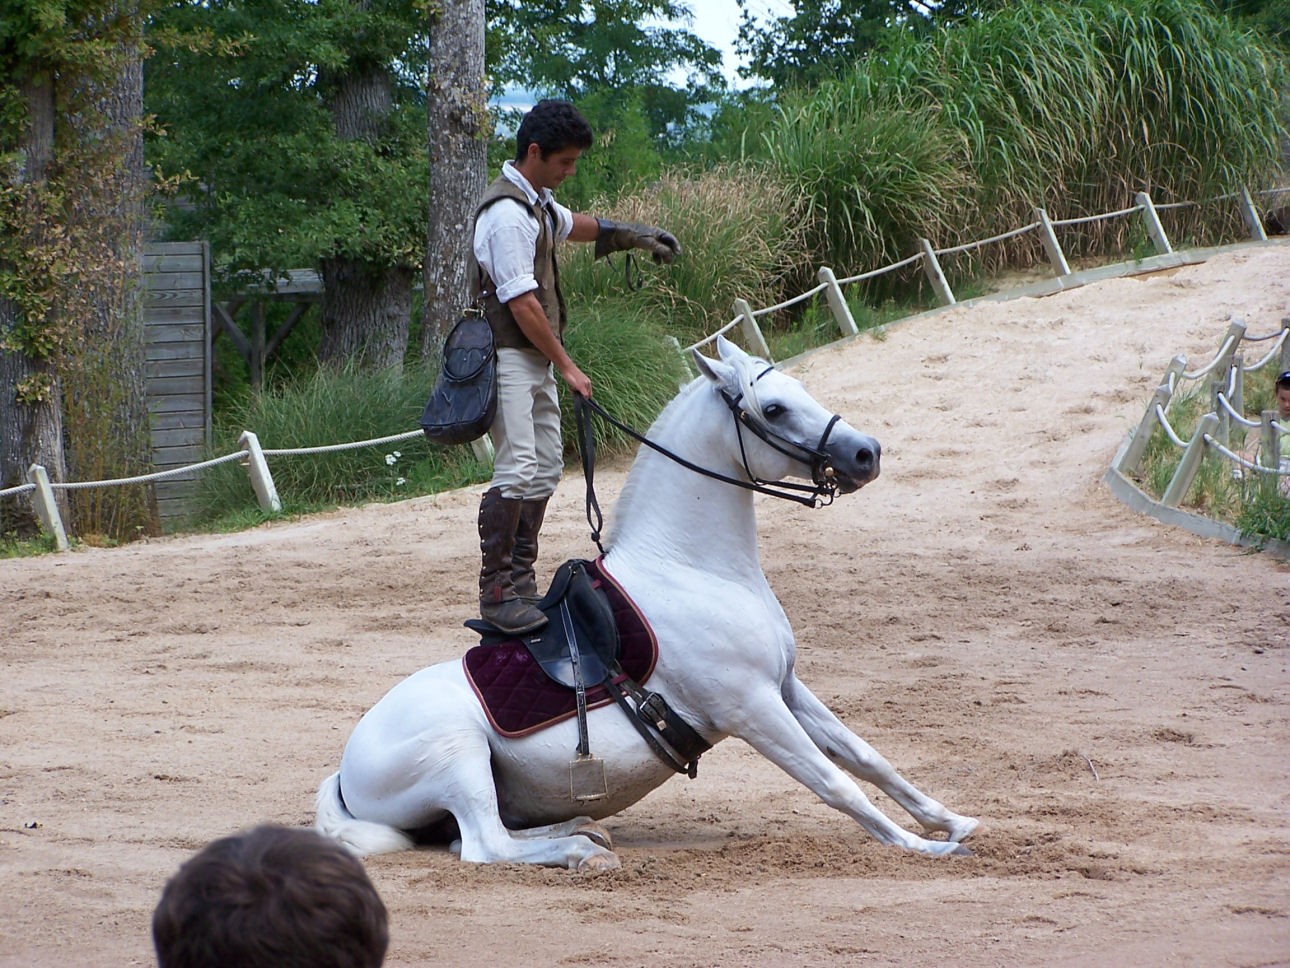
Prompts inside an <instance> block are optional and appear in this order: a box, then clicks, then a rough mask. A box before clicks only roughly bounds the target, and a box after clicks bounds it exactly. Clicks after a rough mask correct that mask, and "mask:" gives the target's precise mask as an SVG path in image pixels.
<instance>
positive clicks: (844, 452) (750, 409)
mask: <svg viewBox="0 0 1290 968" xmlns="http://www.w3.org/2000/svg"><path fill="white" fill-rule="evenodd" d="M717 356H718V358H717V359H715V360H714V359H709V358H708V357H706V356H703V355H702V354H700V353H699V352H698V351H697V350H696V351H695V352H694V359H695V362H696V364H697V365H698V367H699V372H701V373H702V374H703V375H704V376H705V377H707V378H708V379H709V380H710V381H712V383H713V384H715V386H716V389H717V390H718V392H719V393H720V394H721V396H722V397H723V398H724V399H725V401H726V404H727V406H729V407H730V409H731V411H732V412H733V413H734V417H735V421H736V427H737V428H747V430H748V431H749V432H750V434H751V436H749V435H745V434H744V433H743V432H742V430H740V432H739V448H740V451H741V457H742V460H743V463H744V468H745V470H747V471H748V474H749V476H750V477H751V478H752V479H753V480H775V479H778V478H782V477H786V476H789V475H794V476H799V477H810V478H811V479H812V480H813V481H814V482H815V483H816V485H820V486H827V485H830V484H833V485H836V487H837V490H838V491H840V492H842V493H843V494H849V493H851V492H852V491H855V490H858V489H859V488H861V487H863V486H864V485H866V484H868V483H869V482H870V481H872V480H873V479H874V478H876V477H877V476H878V464H879V458H880V456H881V454H882V448H881V447H879V446H878V441H876V440H874V439H873V438H872V437H870V436H868V435H867V434H862V433H860V432H859V431H857V430H855V429H853V428H852V427H851V426H849V425H848V424H847V423H846V422H845V421H843V420H842V419H841V418H840V417H838V416H837V415H836V414H832V413H829V411H827V410H825V409H824V408H823V407H822V406H820V404H819V403H817V402H816V401H815V399H814V398H813V397H812V396H811V395H810V394H809V393H807V392H806V389H805V388H804V387H803V386H802V384H801V383H800V382H799V381H798V380H795V379H793V378H792V377H790V376H788V375H786V374H784V373H781V372H780V371H779V370H776V369H775V368H774V366H772V365H771V364H769V363H767V362H766V361H765V360H761V359H758V358H757V357H754V356H749V355H748V354H747V353H745V352H744V351H743V350H741V349H740V348H739V347H737V346H735V344H734V343H732V342H730V341H729V340H728V339H726V338H725V337H724V336H718V337H717ZM804 468H805V472H804V470H803V469H804Z"/></svg>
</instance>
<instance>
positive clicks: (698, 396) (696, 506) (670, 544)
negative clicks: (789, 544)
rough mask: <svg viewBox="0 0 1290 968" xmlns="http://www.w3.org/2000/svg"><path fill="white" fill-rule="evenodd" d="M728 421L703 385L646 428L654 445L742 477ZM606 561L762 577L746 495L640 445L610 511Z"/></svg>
mask: <svg viewBox="0 0 1290 968" xmlns="http://www.w3.org/2000/svg"><path fill="white" fill-rule="evenodd" d="M729 420H730V418H729V415H728V412H725V408H724V407H721V408H720V411H714V402H713V397H712V394H711V393H710V391H708V389H707V388H706V386H704V385H700V386H699V387H698V388H697V389H696V388H693V387H692V388H690V390H689V391H687V392H686V393H685V394H683V396H682V397H681V398H678V400H676V401H674V402H673V404H672V405H671V406H670V407H669V408H668V409H667V410H666V411H665V412H664V414H663V416H662V417H660V418H659V420H658V421H657V422H656V423H655V425H654V426H653V427H652V428H651V429H650V433H649V437H650V439H651V440H653V441H654V442H655V443H657V444H658V445H659V446H661V447H664V448H666V449H667V450H669V451H671V452H673V453H675V454H676V455H677V456H679V457H682V458H684V459H685V460H688V461H690V462H691V463H692V464H695V465H697V466H699V467H703V468H707V469H709V470H713V471H716V472H718V473H721V474H725V475H727V476H729V477H734V478H739V479H742V478H743V477H744V476H745V475H744V473H743V469H742V467H740V466H738V465H736V464H735V462H734V460H733V458H732V456H731V455H730V452H729V450H730V448H729V434H730V432H731V431H730V426H729V425H728V422H729ZM613 524H614V531H613V535H612V547H611V548H610V555H611V560H612V559H613V558H619V557H622V558H630V559H631V560H633V561H635V562H637V563H639V564H650V563H652V564H653V565H654V566H656V567H660V568H663V569H666V568H668V567H670V566H673V565H677V564H684V565H690V566H693V567H696V568H699V569H702V570H703V571H705V572H707V573H709V574H714V575H724V576H728V577H732V578H735V577H744V578H747V579H751V578H752V577H753V576H754V575H755V576H761V574H762V572H761V562H760V559H759V556H758V552H757V522H756V517H755V514H754V511H753V494H752V492H751V491H748V490H745V489H744V488H741V487H736V486H735V485H733V484H728V483H725V482H724V481H717V480H713V479H712V478H709V477H705V476H703V475H702V474H699V473H697V472H695V471H692V470H689V469H688V468H686V467H682V466H681V465H680V464H678V463H676V462H675V461H672V460H670V459H669V458H667V457H665V456H664V455H662V454H659V453H656V452H655V451H653V450H651V449H649V448H646V447H642V448H641V451H640V453H639V454H638V456H637V458H636V461H635V463H634V464H633V465H632V469H631V473H630V474H628V477H627V483H626V485H625V486H624V488H623V492H622V496H621V497H620V498H619V500H618V503H617V505H616V506H615V508H614V522H613Z"/></svg>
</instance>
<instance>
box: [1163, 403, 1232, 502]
mask: <svg viewBox="0 0 1290 968" xmlns="http://www.w3.org/2000/svg"><path fill="white" fill-rule="evenodd" d="M1217 429H1218V415H1217V414H1214V413H1207V414H1205V416H1203V417H1201V418H1200V422H1199V423H1197V424H1196V431H1195V433H1193V434H1192V436H1191V443H1189V444H1188V445H1187V449H1186V450H1184V451H1183V455H1182V460H1180V461H1179V462H1178V469H1177V470H1176V471H1174V476H1173V477H1172V478H1171V479H1170V481H1169V486H1168V487H1166V488H1165V493H1164V495H1163V496H1162V497H1161V498H1160V503H1161V504H1163V505H1164V506H1165V507H1167V508H1176V507H1177V506H1178V505H1179V504H1181V503H1182V499H1183V498H1184V497H1186V496H1187V491H1188V490H1190V488H1191V482H1192V481H1193V480H1195V479H1196V472H1197V471H1198V470H1200V462H1201V459H1202V458H1203V457H1204V456H1205V436H1206V435H1207V434H1208V435H1209V436H1211V437H1212V436H1213V435H1214V432H1215V431H1216V430H1217Z"/></svg>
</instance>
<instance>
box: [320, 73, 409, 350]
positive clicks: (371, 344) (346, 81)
mask: <svg viewBox="0 0 1290 968" xmlns="http://www.w3.org/2000/svg"><path fill="white" fill-rule="evenodd" d="M324 86H325V88H327V89H329V90H330V92H331V93H330V95H329V97H328V100H327V106H328V108H329V109H330V111H331V116H332V123H333V125H334V126H335V128H336V134H337V135H338V136H339V137H340V138H342V139H344V140H347V141H357V140H365V141H374V140H376V139H377V138H379V137H380V136H381V135H382V134H383V133H384V132H385V129H386V126H387V124H388V123H389V115H390V112H391V111H393V109H394V95H393V89H392V86H391V82H390V77H389V75H388V73H387V72H386V71H385V69H384V68H383V67H368V68H366V69H362V70H357V71H354V72H353V73H349V74H343V75H339V76H336V77H331V78H326V79H325V81H324ZM321 268H322V283H323V301H322V327H323V334H322V343H321V344H320V345H319V347H318V359H319V361H321V362H324V363H343V362H345V361H346V360H352V361H353V362H355V363H356V364H357V365H358V366H359V367H361V368H363V369H371V370H382V369H388V368H390V367H395V368H402V366H403V357H404V354H405V353H406V352H407V349H408V322H409V320H410V319H411V316H412V283H411V279H412V272H411V270H409V269H402V268H386V267H383V266H375V265H372V264H371V263H369V262H367V261H364V260H362V259H352V258H344V257H339V256H337V257H335V258H331V259H324V260H323V264H322V267H321Z"/></svg>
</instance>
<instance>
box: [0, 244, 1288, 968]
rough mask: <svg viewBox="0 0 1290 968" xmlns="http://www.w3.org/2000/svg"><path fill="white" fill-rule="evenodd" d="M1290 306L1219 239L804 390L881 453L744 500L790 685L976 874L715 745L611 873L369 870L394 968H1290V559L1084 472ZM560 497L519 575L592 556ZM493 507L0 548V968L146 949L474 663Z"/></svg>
mask: <svg viewBox="0 0 1290 968" xmlns="http://www.w3.org/2000/svg"><path fill="white" fill-rule="evenodd" d="M1288 314H1290V247H1287V246H1284V245H1281V246H1277V245H1268V246H1247V247H1240V248H1237V249H1234V250H1230V251H1227V252H1224V253H1222V254H1219V255H1216V256H1214V257H1212V258H1211V259H1210V260H1209V261H1208V262H1207V263H1205V264H1203V265H1196V266H1190V267H1185V268H1180V269H1176V270H1171V271H1169V272H1163V273H1157V274H1154V275H1147V276H1140V277H1135V278H1123V279H1113V280H1108V281H1103V282H1099V283H1095V284H1092V285H1089V286H1086V287H1083V288H1080V289H1076V290H1073V291H1069V292H1066V293H1062V294H1058V295H1054V296H1050V297H1047V298H1042V299H1038V298H1023V299H1017V300H1013V301H1007V302H979V303H975V304H970V305H963V306H958V307H952V308H950V309H948V310H944V311H941V312H938V313H934V314H930V315H927V316H924V317H920V318H917V319H914V320H910V321H907V322H905V323H902V324H900V325H897V326H895V327H893V328H892V329H891V330H890V331H889V333H888V334H887V335H886V337H885V338H882V339H876V338H874V337H871V336H866V337H861V338H858V339H854V340H850V341H847V342H845V343H843V344H838V345H835V346H834V347H831V348H828V349H826V350H823V351H821V352H818V353H816V354H814V355H812V356H810V357H809V358H807V359H805V360H804V361H802V362H799V363H798V364H796V365H795V367H794V372H795V373H796V375H798V376H799V377H801V378H802V379H803V380H804V381H805V382H806V385H807V387H808V388H809V389H810V390H811V391H812V392H813V394H814V395H815V396H816V397H817V399H819V400H820V401H821V402H823V403H824V404H825V405H826V406H828V407H830V408H832V409H836V410H838V411H840V412H841V413H842V414H844V415H845V416H846V417H847V419H848V420H849V421H850V422H851V423H852V424H853V425H854V426H856V427H857V428H858V429H861V430H864V431H866V432H869V433H872V434H874V435H875V436H877V437H878V438H879V439H880V441H881V442H882V444H883V447H884V464H883V473H882V477H881V478H880V479H879V480H878V481H877V482H875V483H874V484H873V485H871V486H870V487H868V488H865V489H864V490H863V491H862V492H860V493H858V494H854V495H849V496H845V497H842V498H839V500H838V501H837V503H836V504H834V505H833V506H832V507H829V508H826V509H821V510H817V511H811V510H807V509H805V508H799V507H796V506H794V505H789V504H787V503H784V502H779V501H774V500H773V499H770V498H759V499H758V500H759V525H760V533H761V550H762V559H763V563H764V565H765V569H766V573H767V575H768V576H769V578H770V581H771V584H772V586H773V587H774V588H775V590H776V592H777V593H778V594H779V596H780V598H781V600H782V601H783V603H784V606H785V608H786V610H787V612H788V614H789V617H790V618H791V619H792V621H793V625H794V628H795V630H796V633H797V637H798V642H799V660H798V670H799V674H800V676H801V677H802V679H803V680H804V681H805V682H806V683H807V684H808V685H810V686H811V687H812V688H813V689H814V690H815V692H816V693H817V694H818V695H819V696H820V697H821V698H822V699H824V700H825V701H826V702H827V703H828V704H829V705H830V706H832V707H833V708H834V709H835V710H836V711H837V712H838V713H839V714H840V715H841V716H842V717H843V718H844V719H845V720H846V721H847V722H848V723H849V724H850V725H851V726H852V727H853V728H854V729H855V731H856V732H857V733H858V734H859V735H861V736H863V737H864V738H865V739H867V740H868V741H869V742H871V743H872V744H873V745H874V746H875V747H877V749H878V750H879V751H880V752H882V753H883V754H884V755H885V756H887V758H888V759H890V760H891V761H892V762H893V763H894V764H895V765H896V767H897V768H898V769H900V770H901V772H902V773H904V774H905V775H906V776H907V777H909V778H910V779H911V780H913V781H914V782H915V783H916V784H917V785H918V786H919V787H920V788H922V789H924V790H925V791H926V792H928V793H929V794H931V795H932V796H934V797H936V798H938V799H940V800H942V801H943V802H945V803H946V804H947V805H949V806H950V807H951V808H953V809H955V810H958V811H960V812H963V813H968V814H972V815H974V816H977V817H979V818H980V819H981V826H980V829H979V830H978V832H977V834H976V835H975V837H974V838H973V840H972V842H971V843H972V847H973V849H974V851H975V856H973V857H970V858H929V857H923V856H918V855H914V854H911V853H906V852H903V851H900V850H898V849H896V848H892V847H884V846H882V845H880V844H878V843H876V842H875V841H874V840H872V839H871V838H870V837H868V836H867V835H866V834H865V833H864V832H863V831H862V830H860V829H859V828H858V827H857V826H856V825H855V824H854V823H853V822H852V821H850V820H849V819H848V818H846V817H845V816H843V815H841V814H838V813H836V812H834V811H832V810H830V809H829V808H827V807H825V806H823V805H822V804H821V803H820V802H819V801H818V800H817V799H816V798H815V797H814V796H813V795H812V794H811V793H810V792H809V791H807V790H806V789H805V788H802V787H799V786H798V785H796V784H795V783H794V782H793V781H792V780H790V779H789V778H788V777H787V776H785V775H784V774H782V773H781V772H780V771H779V770H778V769H777V768H775V767H774V766H773V765H771V764H770V763H769V762H767V761H765V760H763V759H761V758H760V757H759V756H757V755H756V754H755V753H754V752H753V751H752V750H751V749H750V748H749V747H747V746H746V745H744V744H742V743H741V742H739V741H738V740H731V741H729V742H727V743H724V744H722V745H721V746H719V747H717V748H716V749H715V750H713V751H712V752H711V753H709V754H708V755H707V756H705V757H704V759H703V763H702V769H701V772H700V775H699V778H698V779H697V780H693V781H690V780H687V779H685V778H677V779H674V780H671V781H669V782H668V783H667V784H666V785H665V786H664V787H662V788H661V789H659V790H658V791H656V792H655V793H653V794H651V795H650V796H649V797H647V798H646V799H645V800H644V801H642V802H641V803H639V804H637V805H636V806H634V807H632V808H631V809H630V810H628V811H626V812H625V813H623V814H621V815H619V816H617V817H614V818H611V819H610V820H609V821H608V826H609V828H610V830H611V832H612V833H613V836H614V837H615V840H616V846H617V847H618V850H619V855H620V857H621V859H622V869H621V870H618V871H615V872H611V873H608V874H604V875H600V876H592V875H583V874H578V873H576V872H569V871H564V870H548V869H537V868H527V867H521V866H511V865H502V866H497V867H478V866H473V865H466V864H462V863H460V862H459V861H458V860H456V859H455V858H454V857H452V856H451V855H449V854H448V853H446V852H445V851H442V850H434V849H426V850H418V851H414V852H408V853H404V854H397V855H390V856H384V857H377V858H370V859H368V860H367V861H366V866H367V870H368V871H369V873H370V875H371V877H372V880H373V881H374V883H375V884H376V886H377V888H378V889H379V891H380V892H381V894H382V896H383V897H384V899H385V901H386V903H387V905H388V907H389V911H390V921H391V936H392V942H391V948H390V953H389V957H388V959H387V962H386V963H387V964H388V965H390V966H412V965H417V966H427V965H453V966H463V968H476V966H478V968H483V966H488V968H496V966H502V965H505V966H508V968H509V966H529V965H532V966H563V965H604V966H636V965H641V966H644V965H649V966H651V968H653V966H658V965H666V966H677V968H686V966H723V968H725V966H745V965H746V966H760V965H784V966H808V965H810V966H817V965H851V964H864V965H870V966H884V965H902V966H911V965H959V966H968V968H974V966H993V965H1001V966H1002V965H1006V966H1019V965H1046V966H1048V965H1052V966H1057V965H1080V966H1103V965H1126V964H1127V965H1134V966H1138V968H1146V966H1157V965H1158V966H1198V968H1200V966H1205V968H1215V966H1252V965H1274V964H1287V963H1290V782H1288V777H1287V774H1288V772H1290V674H1287V665H1288V660H1290V565H1287V564H1286V563H1284V562H1280V561H1278V560H1276V559H1275V558H1273V557H1271V556H1270V555H1266V554H1257V553H1249V552H1246V551H1243V550H1241V549H1239V548H1234V547H1232V546H1229V545H1227V544H1224V543H1221V542H1216V541H1212V540H1204V539H1201V538H1198V537H1195V536H1194V535H1192V534H1190V533H1188V532H1186V531H1183V530H1180V529H1177V528H1173V527H1169V526H1166V525H1163V524H1160V523H1157V522H1156V521H1154V520H1152V519H1150V518H1146V517H1142V516H1139V515H1137V514H1135V513H1133V512H1131V511H1129V510H1128V509H1126V508H1125V507H1123V506H1122V505H1120V504H1119V503H1118V502H1117V501H1116V500H1115V499H1114V498H1113V497H1112V496H1111V494H1110V493H1109V491H1108V490H1107V488H1106V486H1105V485H1104V484H1103V483H1102V482H1101V478H1102V475H1103V473H1104V472H1105V470H1106V468H1107V466H1108V464H1109V462H1110V461H1111V458H1112V456H1113V455H1114V453H1115V451H1116V448H1117V446H1118V445H1119V444H1120V442H1121V441H1122V440H1123V439H1124V436H1125V434H1126V433H1127V432H1128V431H1129V430H1130V428H1131V427H1133V426H1135V425H1136V424H1137V421H1138V419H1139V418H1140V416H1141V413H1142V409H1143V407H1144V405H1145V403H1146V401H1147V400H1148V399H1149V397H1150V395H1151V391H1152V388H1153V387H1154V386H1155V384H1156V383H1157V382H1158V381H1159V379H1160V377H1161V375H1162V374H1163V373H1164V370H1165V367H1166V365H1167V364H1168V362H1169V360H1170V358H1171V357H1173V356H1174V355H1175V354H1177V353H1183V354H1186V355H1187V356H1188V359H1189V360H1190V361H1192V362H1191V365H1192V366H1193V367H1194V366H1198V365H1200V364H1203V363H1204V362H1207V361H1208V360H1209V359H1210V357H1211V356H1212V355H1213V353H1214V351H1215V350H1216V349H1217V346H1218V344H1219V341H1220V339H1221V337H1222V335H1223V333H1224V332H1225V330H1226V328H1227V325H1228V322H1229V319H1230V318H1231V317H1241V318H1244V319H1245V320H1246V321H1247V324H1248V327H1249V332H1250V333H1251V334H1252V335H1259V334H1263V333H1268V332H1272V331H1275V330H1276V329H1277V328H1278V327H1279V326H1280V320H1281V318H1282V317H1283V316H1286V315H1288ZM625 466H626V465H625V464H624V465H623V466H621V467H616V468H615V467H608V468H604V469H602V470H601V471H600V473H598V475H597V485H598V489H599V491H600V495H601V499H602V503H604V504H605V505H606V506H609V504H610V503H611V502H612V499H613V496H614V495H615V494H616V493H617V491H618V490H619V488H620V487H621V485H622V481H623V479H624V472H625ZM568 478H569V479H568V480H566V481H565V483H564V484H563V485H562V487H561V489H560V491H559V493H558V495H557V497H556V499H555V500H554V501H553V504H552V509H551V513H550V518H549V524H548V526H547V529H546V531H545V535H544V539H545V544H544V549H543V564H544V566H550V565H551V563H553V562H558V561H561V560H563V559H565V558H567V557H573V556H586V555H588V554H590V553H592V551H593V548H592V546H591V544H590V541H589V539H588V537H587V528H586V524H585V522H584V520H583V509H582V505H581V501H582V489H581V486H580V483H581V482H580V480H578V479H577V472H576V470H571V471H570V472H569V474H568ZM480 490H481V489H480V488H475V489H467V490H463V491H458V492H452V493H447V494H442V495H439V496H436V497H426V498H418V499H414V500H408V501H403V502H400V503H396V504H389V505H374V506H368V507H363V508H358V509H346V510H341V511H336V512H333V513H329V514H323V515H315V516H311V517H308V518H305V519H302V520H298V521H292V522H283V523H274V524H270V525H266V526H263V527H259V528H256V529H253V530H251V531H247V532H244V533H239V534H233V535H185V536H176V537H170V538H163V539H158V540H149V541H145V542H140V543H137V544H134V545H131V546H129V547H124V548H118V549H87V550H78V551H75V552H73V553H70V554H63V555H47V556H44V557H41V558H34V559H24V560H7V561H0V642H2V643H3V644H2V645H0V658H2V659H3V674H2V675H0V879H2V880H3V884H4V885H5V890H4V894H5V902H4V903H3V904H0V966H5V968H9V966H28V968H67V966H72V965H76V966H87V968H93V966H105V968H106V966H113V968H119V966H126V965H149V964H152V963H153V961H152V951H151V944H150V940H149V934H148V930H149V920H150V916H151V911H152V907H153V905H154V904H155V903H156V900H157V897H158V894H159V892H160V890H161V887H162V885H163V883H164V882H165V880H166V878H167V877H168V876H169V875H170V874H171V873H172V872H173V871H174V870H175V868H176V867H177V866H178V865H179V864H180V862H181V861H183V860H184V859H185V858H186V857H187V856H188V855H189V854H190V853H191V852H192V851H194V850H195V849H197V848H199V847H201V846H202V845H203V844H204V843H206V842H207V841H208V840H210V839H211V838H214V837H217V836H222V835H225V834H228V833H231V832H234V831H236V830H239V829H243V828H246V827H248V826H251V825H254V824H256V823H259V822H262V821H276V822H280V823H285V824H292V825H307V824H309V823H311V822H312V819H313V810H312V799H313V795H314V791H315V789H316V787H317V785H318V782H319V781H320V780H321V779H322V778H323V777H324V776H326V775H327V774H328V773H330V772H332V771H333V770H334V769H335V768H336V765H337V762H338V759H339V756H340V752H341V749H342V747H343V745H344V742H345V739H346V737H347V735H348V733H349V730H350V729H351V728H352V726H353V724H354V722H355V721H356V720H357V719H358V717H359V716H360V715H362V713H363V712H364V711H365V710H366V709H367V708H369V707H370V706H371V705H372V704H373V703H374V702H375V701H376V700H377V699H379V698H380V696H381V695H382V694H383V693H384V692H385V691H386V690H387V689H389V688H390V687H391V686H392V685H393V684H394V683H396V682H397V681H399V680H400V679H401V678H402V677H404V676H406V675H407V674H409V673H411V672H413V671H414V670H416V669H418V668H420V667H421V666H423V665H428V664H430V663H432V662H437V661H441V660H444V659H449V658H452V657H454V656H457V655H459V654H460V653H462V652H463V651H464V650H465V649H466V648H467V647H469V646H470V645H471V644H472V643H471V635H470V633H468V632H466V631H465V630H464V629H462V628H461V626H460V623H461V620H462V619H463V618H466V617H469V616H470V615H471V614H472V613H473V608H474V594H475V592H474V574H475V570H476V567H477V562H476V554H477V539H476V537H475V533H474V518H475V510H476V506H477V501H478V494H479V492H480ZM868 792H869V793H870V794H871V796H872V798H873V799H874V801H875V802H876V803H877V804H879V806H880V807H882V808H883V809H885V810H888V812H890V813H891V815H892V816H893V818H895V819H897V820H898V822H901V823H905V824H908V823H909V819H908V817H907V816H905V815H904V814H903V812H901V811H900V810H899V809H898V808H896V807H895V805H894V804H892V803H891V802H890V801H887V800H886V799H885V798H884V797H883V796H882V795H881V794H879V793H878V792H877V791H874V790H869V791H868Z"/></svg>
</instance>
